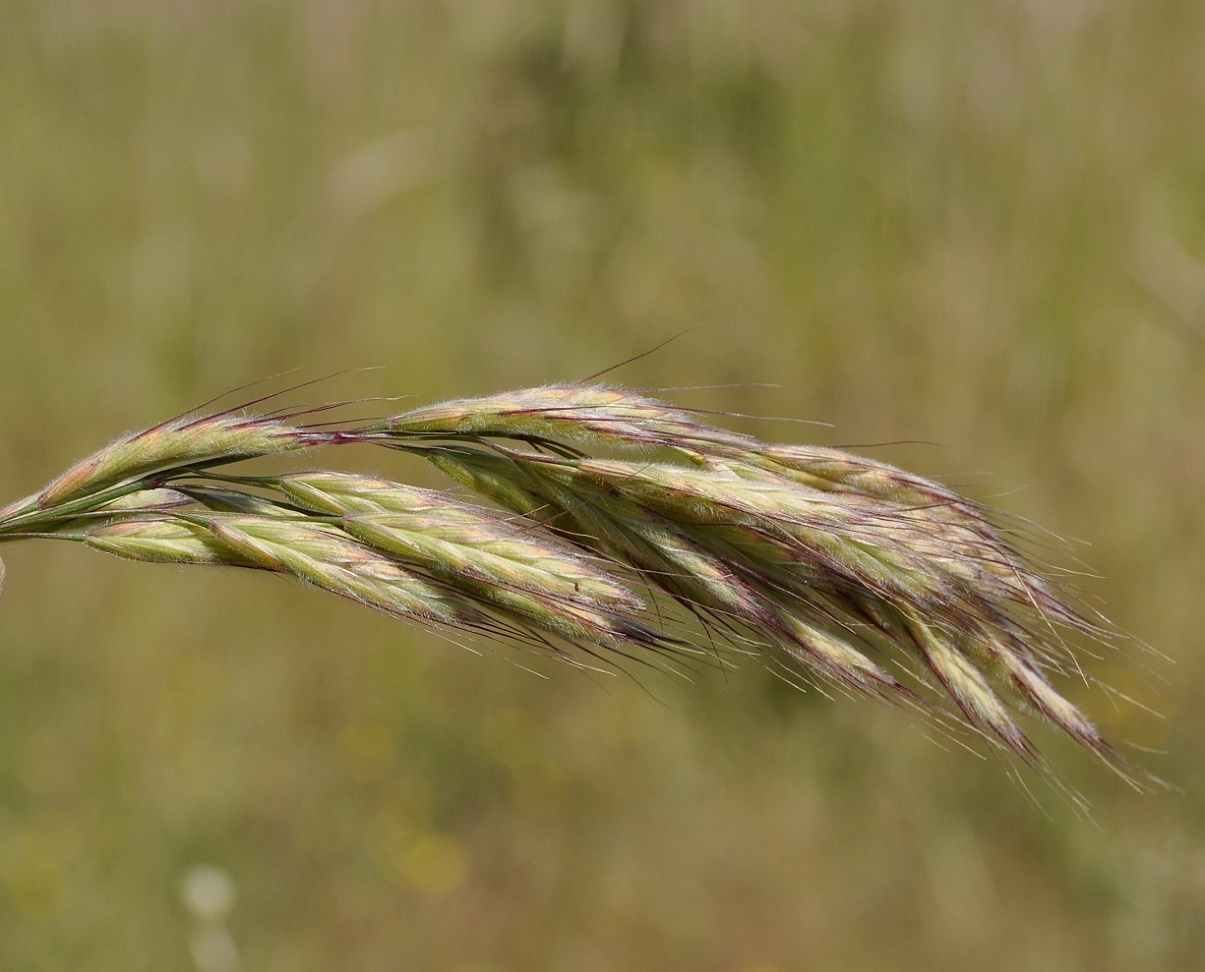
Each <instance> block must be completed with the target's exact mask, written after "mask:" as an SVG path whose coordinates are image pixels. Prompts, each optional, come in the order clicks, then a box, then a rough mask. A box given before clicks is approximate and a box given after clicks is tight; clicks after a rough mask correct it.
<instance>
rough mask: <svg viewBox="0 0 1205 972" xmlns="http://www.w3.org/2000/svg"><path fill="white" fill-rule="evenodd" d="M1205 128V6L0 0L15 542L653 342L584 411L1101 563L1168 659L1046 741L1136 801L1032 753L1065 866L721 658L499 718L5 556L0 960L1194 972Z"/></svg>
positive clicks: (1037, 818) (501, 702) (254, 611)
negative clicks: (630, 420)
mask: <svg viewBox="0 0 1205 972" xmlns="http://www.w3.org/2000/svg"><path fill="white" fill-rule="evenodd" d="M1203 119H1205V5H1203V4H1201V3H1200V2H1199V0H1155V2H1150V0H1108V2H1105V0H1076V2H1070V3H1068V2H1055V0H1025V2H1022V0H1013V2H1009V0H987V2H982V3H974V4H964V3H961V2H955V0H949V2H935V0H922V2H918V3H909V4H896V3H893V2H889V0H877V2H876V0H823V2H817V3H799V2H796V0H762V2H757V3H752V2H750V3H733V2H726V0H644V2H638V0H629V2H620V0H583V2H578V3H572V4H564V3H554V2H531V0H527V2H520V0H514V2H504V0H444V2H436V0H415V2H408V3H386V2H370V0H310V2H297V3H286V2H269V0H262V2H254V3H245V2H215V0H121V2H118V0H29V2H14V0H0V335H2V336H3V345H2V346H3V353H2V354H0V406H2V410H3V411H2V414H3V416H4V420H3V422H0V500H4V501H8V500H10V499H15V498H16V497H17V496H19V495H23V494H25V493H28V492H30V491H32V490H33V489H36V488H37V487H38V486H40V485H41V484H42V483H43V482H44V481H45V480H47V479H49V478H50V477H51V476H52V475H54V474H56V473H58V472H59V471H60V470H61V469H62V468H64V467H65V466H66V465H68V464H69V463H70V462H71V461H72V460H74V459H76V458H78V457H79V456H81V455H82V454H84V453H86V452H89V451H91V450H93V449H94V448H96V447H97V446H99V445H101V444H102V443H104V442H105V441H108V440H109V439H110V438H112V437H113V436H114V435H116V434H118V433H120V432H122V431H125V430H130V429H133V428H137V427H141V426H144V425H148V424H151V423H152V422H154V421H157V420H159V419H161V418H165V417H167V416H168V415H171V414H174V413H176V412H178V411H180V410H182V409H184V408H186V407H188V406H190V405H193V404H195V403H198V402H200V401H203V400H205V399H208V398H209V397H211V396H212V395H215V394H218V393H220V392H222V391H225V390H227V389H229V388H233V387H236V386H238V385H241V384H243V383H245V382H249V381H253V380H256V379H260V378H264V377H266V376H269V375H273V374H276V373H278V372H281V371H283V370H285V369H291V368H297V369H299V374H300V375H301V376H304V377H314V376H317V375H322V374H326V373H328V372H330V371H332V370H335V369H339V368H359V367H363V366H371V365H379V366H381V370H379V371H371V372H367V373H363V374H357V375H353V376H347V377H344V378H340V379H336V380H335V381H333V382H331V384H330V385H329V386H323V387H321V388H320V389H319V390H318V392H317V393H316V394H318V395H320V396H322V397H326V396H328V395H329V396H341V395H401V394H405V395H412V396H415V400H416V401H426V400H432V399H439V398H446V397H453V396H460V395H466V394H471V393H481V392H487V391H494V390H501V389H504V388H509V387H518V386H523V385H529V384H537V383H541V382H546V381H552V380H558V379H567V378H575V377H581V376H584V375H588V374H591V373H593V372H595V371H597V370H599V369H601V368H605V367H607V366H609V365H612V364H615V363H617V362H619V361H621V360H623V359H625V358H628V357H629V356H632V355H634V354H638V353H639V352H642V351H645V350H648V349H649V348H651V347H652V346H654V345H656V344H658V343H660V342H661V341H662V340H664V339H666V338H668V337H671V336H673V335H675V334H678V333H679V332H682V331H686V333H685V334H684V335H683V336H682V337H680V338H679V339H678V340H677V341H675V342H674V343H672V344H671V345H670V346H669V347H667V348H665V349H664V350H661V351H659V352H657V353H656V354H654V355H652V356H650V357H648V358H645V359H642V360H640V361H638V362H635V363H633V364H631V365H630V366H628V367H626V368H624V369H623V370H622V371H620V372H618V375H617V377H618V378H619V379H621V380H622V381H624V382H626V383H629V384H632V385H639V386H661V387H673V386H688V385H707V386H732V387H712V388H709V389H706V390H701V391H688V392H676V393H673V395H672V397H673V398H674V400H676V401H679V402H682V403H684V404H690V405H698V406H702V407H709V408H721V409H725V410H730V411H734V412H742V413H751V414H759V415H779V416H793V417H800V418H807V419H813V420H818V421H823V422H831V423H833V425H834V427H833V428H827V427H816V426H806V425H796V424H783V423H776V424H772V423H769V422H755V421H743V422H739V423H737V424H739V426H740V427H741V428H744V429H746V430H749V431H753V432H756V433H758V434H762V435H765V436H771V437H775V438H780V439H787V440H790V441H809V440H811V441H819V442H823V443H826V444H848V443H855V444H856V443H863V444H866V443H883V442H898V443H901V444H897V445H892V446H885V447H876V448H874V449H873V454H874V455H876V456H879V457H881V458H885V459H887V460H889V461H893V462H897V463H900V464H903V465H906V466H908V467H909V468H912V469H914V470H916V471H918V472H922V473H926V474H929V475H936V476H945V477H948V478H949V481H951V482H954V483H956V484H959V485H961V486H962V487H964V488H966V489H967V490H968V491H969V492H970V493H971V494H972V495H974V496H976V497H978V498H981V499H988V500H990V501H992V502H994V503H996V504H997V505H1000V506H1003V507H1005V508H1007V509H1008V510H1010V511H1012V512H1015V513H1018V514H1021V515H1023V516H1026V517H1031V518H1032V519H1034V520H1035V521H1037V522H1039V523H1041V524H1043V525H1045V526H1048V527H1050V528H1052V529H1055V530H1057V531H1059V532H1060V533H1061V534H1064V535H1067V536H1071V537H1078V538H1083V539H1084V540H1085V541H1088V542H1090V547H1088V546H1077V547H1075V548H1074V549H1073V550H1071V551H1070V552H1059V551H1058V550H1057V549H1056V550H1055V552H1054V557H1055V559H1056V560H1057V561H1058V562H1060V563H1063V564H1065V565H1073V564H1074V558H1076V557H1079V558H1081V559H1082V560H1084V561H1085V562H1086V563H1088V564H1089V565H1091V566H1092V567H1093V568H1095V569H1096V570H1098V571H1099V572H1100V573H1101V575H1102V578H1100V579H1087V580H1085V581H1084V582H1083V588H1084V590H1085V593H1086V595H1087V596H1088V597H1089V598H1091V599H1093V600H1094V601H1096V600H1099V602H1101V603H1102V604H1104V605H1105V606H1106V610H1107V612H1108V613H1109V614H1110V616H1111V617H1112V618H1113V619H1114V620H1115V621H1116V622H1117V623H1118V624H1119V625H1120V626H1121V627H1122V628H1124V629H1126V630H1127V631H1130V632H1133V633H1134V634H1135V635H1136V636H1137V637H1139V638H1141V639H1142V640H1144V641H1146V642H1149V643H1150V644H1151V645H1152V646H1154V647H1155V648H1156V649H1158V650H1159V651H1161V652H1163V653H1164V654H1166V655H1167V656H1169V658H1170V659H1171V661H1170V662H1168V663H1167V664H1163V663H1158V664H1156V665H1155V671H1156V677H1155V678H1153V679H1148V678H1145V677H1144V676H1143V675H1142V672H1141V666H1138V667H1137V668H1134V667H1131V668H1127V667H1125V666H1122V665H1118V664H1117V663H1116V662H1115V661H1113V660H1111V659H1107V658H1103V659H1099V660H1097V661H1094V662H1092V663H1091V665H1090V668H1091V671H1092V672H1093V673H1094V674H1096V675H1099V676H1101V677H1104V678H1107V679H1109V680H1111V681H1112V682H1113V683H1114V684H1117V685H1118V686H1119V687H1120V688H1122V689H1124V690H1125V691H1126V692H1128V693H1130V694H1132V695H1135V696H1136V697H1137V698H1139V699H1140V700H1141V701H1142V702H1144V703H1146V704H1149V705H1152V706H1154V707H1155V708H1156V709H1158V710H1159V712H1160V713H1161V714H1162V716H1163V718H1162V719H1157V718H1155V717H1153V716H1150V715H1147V714H1145V713H1143V712H1142V711H1141V710H1139V709H1136V708H1133V707H1130V706H1120V707H1117V708H1115V707H1114V706H1113V705H1112V703H1111V702H1110V700H1109V699H1108V697H1107V696H1105V695H1103V694H1101V693H1100V692H1091V693H1089V692H1084V693H1080V698H1081V699H1082V701H1083V702H1084V704H1085V705H1086V707H1087V708H1088V709H1089V711H1090V712H1092V714H1093V715H1094V716H1095V717H1096V718H1097V719H1098V720H1099V721H1100V722H1101V723H1102V724H1104V725H1105V726H1106V727H1107V728H1108V729H1109V730H1110V731H1111V732H1112V733H1114V734H1115V735H1117V736H1119V737H1122V738H1125V739H1130V740H1133V741H1135V742H1136V743H1138V744H1140V745H1142V746H1146V747H1152V748H1156V749H1160V750H1165V751H1166V752H1165V754H1164V755H1140V756H1139V759H1140V760H1141V761H1142V762H1143V763H1144V764H1145V765H1147V766H1149V767H1150V768H1151V769H1152V770H1154V771H1155V772H1156V773H1158V774H1160V775H1161V776H1164V777H1166V778H1167V779H1169V780H1170V781H1172V782H1173V783H1174V784H1176V786H1177V787H1178V788H1179V789H1178V791H1175V792H1171V793H1167V794H1156V795H1149V794H1146V795H1143V794H1135V793H1133V792H1131V791H1130V790H1129V789H1128V788H1127V787H1126V786H1125V785H1124V783H1122V782H1121V781H1119V780H1118V779H1116V778H1115V777H1113V776H1111V775H1110V774H1108V773H1107V772H1106V771H1104V770H1103V769H1101V768H1100V767H1098V766H1097V765H1095V764H1094V763H1093V761H1092V760H1091V759H1090V758H1089V757H1088V756H1087V755H1085V754H1084V753H1082V752H1080V751H1077V750H1075V749H1074V748H1073V747H1071V746H1069V745H1064V744H1062V743H1061V742H1060V741H1059V740H1057V739H1055V738H1053V736H1052V735H1051V734H1049V733H1040V734H1039V738H1040V740H1041V742H1042V744H1043V745H1044V747H1045V748H1046V749H1047V751H1048V752H1050V754H1051V755H1052V757H1053V758H1054V759H1055V760H1056V761H1057V763H1058V765H1059V766H1060V767H1061V768H1062V770H1063V771H1064V772H1065V774H1066V775H1067V777H1068V778H1069V780H1070V781H1071V782H1072V783H1073V784H1074V785H1076V786H1078V787H1079V788H1081V789H1082V790H1083V791H1084V792H1085V793H1086V794H1087V796H1088V797H1089V798H1090V799H1091V801H1092V803H1093V815H1092V819H1090V820H1085V819H1083V818H1081V817H1079V816H1077V815H1076V813H1074V812H1073V810H1072V808H1071V807H1069V806H1068V805H1067V804H1066V803H1065V802H1064V801H1062V800H1060V799H1059V798H1058V797H1057V796H1056V795H1054V794H1053V793H1051V792H1050V791H1049V790H1047V789H1044V788H1042V787H1041V785H1040V784H1039V785H1037V786H1036V787H1035V789H1034V793H1035V796H1036V797H1037V801H1038V803H1039V804H1040V806H1035V805H1034V803H1033V802H1032V801H1031V800H1030V798H1029V797H1028V796H1027V795H1026V792H1025V789H1024V788H1023V787H1022V786H1020V785H1018V784H1016V783H1015V782H1013V781H1012V780H1010V779H1009V778H1008V776H1007V773H1006V767H1005V766H1004V765H1003V764H1001V763H997V762H990V761H989V762H983V761H980V760H978V759H975V758H974V757H972V756H970V755H968V754H965V753H962V752H960V751H957V750H949V749H946V748H942V747H939V746H938V745H936V744H935V743H934V742H932V741H931V740H930V739H928V738H926V736H925V734H924V733H923V732H922V731H920V729H919V728H918V726H916V725H915V724H912V723H910V722H909V720H908V719H907V718H906V716H904V715H903V714H902V713H900V712H895V711H890V710H887V709H884V708H882V707H878V706H874V705H871V704H869V703H861V704H860V703H854V702H847V701H840V702H829V701H826V700H824V699H823V698H820V697H819V696H817V695H816V694H815V693H812V694H810V695H806V696H805V695H800V694H798V693H795V692H791V691H786V690H784V689H783V688H782V687H781V686H779V685H778V684H777V683H776V682H774V681H773V680H772V679H770V678H768V677H767V676H765V675H764V673H761V672H758V671H757V670H756V666H746V667H745V668H744V669H743V670H742V671H741V672H739V673H738V674H736V675H735V676H733V677H731V678H730V679H729V680H728V681H727V683H724V682H722V681H716V682H714V683H710V684H703V685H698V686H685V687H683V688H681V689H679V688H676V687H674V686H672V685H671V686H665V685H662V684H660V683H658V684H657V685H655V686H649V691H642V690H641V688H640V687H639V686H638V685H635V684H632V683H628V682H621V681H620V680H613V684H612V683H608V684H604V685H600V684H598V683H596V682H593V681H590V680H589V679H587V678H585V677H583V676H581V675H578V674H575V673H573V672H572V671H570V670H569V669H567V668H557V667H556V666H552V667H549V668H547V669H546V673H547V674H548V675H549V678H548V679H547V680H541V679H538V678H535V677H533V676H532V675H530V674H528V673H526V672H524V671H521V670H520V669H518V668H517V667H515V666H512V665H509V664H507V663H506V662H505V661H503V660H500V659H497V658H490V657H486V658H478V657H474V656H472V655H470V654H469V653H467V652H464V651H461V650H459V649H457V648H455V647H453V646H450V645H447V644H444V643H442V642H440V641H438V640H436V639H434V638H433V637H430V636H428V635H423V634H417V633H414V632H412V631H409V630H407V629H405V628H403V627H401V626H399V625H396V624H393V623H390V622H388V621H386V620H384V619H382V618H379V617H377V616H374V615H371V614H369V613H368V612H365V611H362V610H358V609H356V608H354V607H352V606H350V605H348V604H345V603H343V602H340V601H337V600H336V599H334V598H330V597H326V596H325V595H320V594H316V593H312V592H306V591H303V590H300V589H299V588H298V587H297V586H296V585H293V584H290V583H287V582H283V581H274V580H273V579H272V578H266V577H260V576H245V575H232V574H222V573H217V572H202V571H192V570H176V569H170V568H162V569H157V568H152V567H142V566H138V565H132V564H126V563H122V562H118V561H116V560H109V559H106V558H103V557H100V556H99V555H96V554H90V553H88V552H86V551H83V550H80V549H75V548H72V547H69V546H67V545H64V546H61V547H60V546H56V545H53V544H48V543H30V544H18V545H15V546H6V548H5V549H4V551H3V553H4V556H5V558H6V560H7V562H8V582H7V589H6V590H5V592H4V598H3V602H2V603H0V740H2V742H0V966H2V967H3V968H6V969H9V968H11V969H73V970H110V969H114V970H115V969H122V970H151V969H154V970H160V969H198V970H199V972H233V970H235V969H238V968H240V967H241V968H245V969H249V970H250V969H255V970H260V969H262V970H272V972H291V970H325V969H348V970H378V969H379V970H392V969H401V968H406V969H410V968H413V969H426V968H431V969H461V970H474V972H476V970H482V972H484V970H501V969H528V968H530V969H550V970H609V969H627V968H638V969H675V970H677V969H682V970H686V969H691V970H695V969H698V970H742V972H774V970H778V972H786V970H792V969H806V968H868V967H883V968H901V969H902V968H916V969H933V968H949V969H955V968H959V969H961V968H978V969H1027V970H1028V969H1060V970H1062V969H1093V970H1098V969H1132V968H1144V969H1147V968H1149V969H1197V968H1200V962H1201V959H1200V956H1201V955H1202V954H1205V759H1203V754H1205V715H1203V713H1205V651H1203V646H1202V634H1201V632H1202V620H1203V614H1202V612H1203V610H1205V607H1203V603H1202V601H1203V598H1202V590H1203V589H1205V529H1203V524H1205V517H1203V515H1202V512H1201V507H1202V500H1203V499H1205V435H1203V431H1205V123H1203ZM761 383H764V384H761ZM375 410H379V409H375ZM926 443H927V444H926ZM364 462H365V463H367V464H369V465H368V468H374V469H378V470H379V471H381V472H386V473H390V474H392V475H395V476H399V477H405V476H411V477H413V478H416V479H418V480H420V481H424V482H425V481H427V480H428V479H430V474H429V473H428V472H427V471H425V470H423V469H420V468H417V467H413V468H412V467H409V466H407V465H406V463H405V462H404V461H402V460H400V459H399V460H396V461H395V460H392V459H391V458H390V457H388V456H385V457H382V456H378V455H372V456H367V457H364ZM373 463H375V465H372V464H373ZM431 481H432V482H434V481H435V480H431ZM1083 647H1084V648H1085V649H1086V650H1088V649H1089V647H1090V646H1087V645H1084V646H1083ZM1160 679H1162V681H1160ZM1029 782H1030V785H1033V781H1032V780H1030V781H1029Z"/></svg>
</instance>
